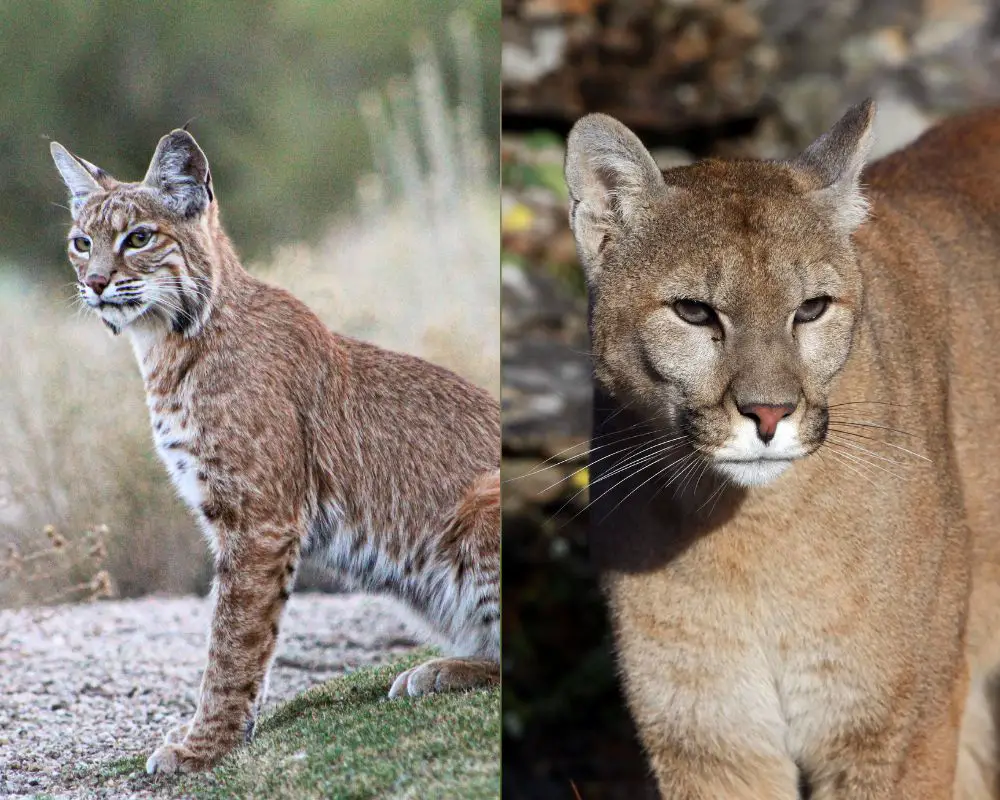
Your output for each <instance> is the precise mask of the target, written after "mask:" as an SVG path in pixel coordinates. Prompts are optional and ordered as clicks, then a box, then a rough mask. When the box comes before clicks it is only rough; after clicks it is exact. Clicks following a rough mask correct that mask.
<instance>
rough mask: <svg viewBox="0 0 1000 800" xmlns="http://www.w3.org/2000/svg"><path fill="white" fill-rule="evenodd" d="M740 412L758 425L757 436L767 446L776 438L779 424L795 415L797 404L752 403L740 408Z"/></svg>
mask: <svg viewBox="0 0 1000 800" xmlns="http://www.w3.org/2000/svg"><path fill="white" fill-rule="evenodd" d="M739 410H740V413H741V414H742V415H743V416H744V417H749V418H750V419H752V420H753V421H754V422H756V423H757V435H758V436H759V437H760V440H761V441H762V442H763V443H764V444H767V443H768V442H770V441H771V440H772V439H773V438H774V432H775V431H776V430H777V429H778V423H779V422H781V420H783V419H784V418H785V417H787V416H788V415H789V414H792V413H794V411H795V403H781V404H780V405H772V404H770V403H751V404H747V405H744V406H740V408H739Z"/></svg>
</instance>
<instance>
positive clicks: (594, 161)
mask: <svg viewBox="0 0 1000 800" xmlns="http://www.w3.org/2000/svg"><path fill="white" fill-rule="evenodd" d="M566 185H567V186H568V187H569V197H570V205H569V224H570V227H571V228H572V229H573V236H574V237H575V239H576V248H577V252H578V254H579V256H580V262H581V263H582V264H583V269H584V271H585V272H586V274H587V279H588V280H589V281H591V282H593V281H594V280H596V279H597V277H598V276H599V274H600V265H601V251H602V250H603V247H604V244H605V242H606V241H607V237H608V235H609V234H610V233H611V232H613V231H615V230H616V229H623V230H627V229H628V228H629V227H631V226H632V225H633V223H634V220H635V218H636V215H637V214H638V212H639V211H641V209H642V208H643V207H644V206H646V205H648V204H649V202H650V201H651V200H653V199H654V198H656V197H659V196H662V194H663V193H665V192H666V185H665V184H664V182H663V173H662V172H660V169H659V167H657V166H656V162H655V161H653V157H652V156H651V155H650V154H649V151H647V150H646V148H645V147H643V146H642V142H640V141H639V138H638V137H637V136H636V135H635V134H634V133H632V131H630V130H629V129H628V128H626V127H625V126H624V125H622V123H620V122H619V121H618V120H616V119H613V118H611V117H608V116H606V115H604V114H589V115H587V116H586V117H583V119H581V120H579V121H578V122H577V123H576V125H574V126H573V130H571V131H570V134H569V139H568V141H567V142H566Z"/></svg>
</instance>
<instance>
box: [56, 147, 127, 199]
mask: <svg viewBox="0 0 1000 800" xmlns="http://www.w3.org/2000/svg"><path fill="white" fill-rule="evenodd" d="M49 151H50V152H51V153H52V160H53V161H54V162H55V163H56V169H58V170H59V174H60V175H62V179H63V183H65V184H66V188H67V189H69V202H70V210H71V212H72V213H73V215H74V216H75V215H76V213H77V212H78V211H79V210H80V207H81V206H82V205H83V204H84V203H86V202H87V198H88V197H90V196H91V195H92V194H94V192H100V191H103V190H105V189H109V188H110V187H111V185H113V184H114V178H112V177H111V176H110V175H108V173H106V172H105V171H104V170H103V169H101V168H100V167H95V166H94V165H93V164H91V163H90V162H89V161H84V160H83V159H82V158H80V157H79V156H75V155H73V154H72V153H71V152H70V151H69V150H67V149H66V148H65V147H63V146H62V145H61V144H59V142H51V143H50V144H49Z"/></svg>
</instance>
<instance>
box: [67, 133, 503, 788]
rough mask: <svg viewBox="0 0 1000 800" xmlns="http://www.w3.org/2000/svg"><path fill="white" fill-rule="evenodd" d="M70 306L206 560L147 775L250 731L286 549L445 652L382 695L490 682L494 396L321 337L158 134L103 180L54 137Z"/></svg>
mask: <svg viewBox="0 0 1000 800" xmlns="http://www.w3.org/2000/svg"><path fill="white" fill-rule="evenodd" d="M52 156H53V159H54V160H55V163H56V166H57V167H58V169H59V172H60V174H61V175H62V178H63V180H64V182H65V183H66V186H67V187H68V189H69V192H70V202H71V211H72V216H73V227H72V230H71V231H70V233H69V258H70V261H71V262H72V264H73V266H74V268H75V269H76V274H77V278H78V281H79V294H80V298H81V299H82V301H83V302H84V303H85V304H86V305H87V306H89V307H90V308H92V309H93V310H94V311H96V312H97V314H98V315H99V316H100V318H101V320H102V321H103V322H104V324H105V325H106V326H107V327H108V328H109V329H110V330H111V331H112V333H115V334H118V333H121V332H125V333H126V334H127V335H128V336H129V338H130V339H131V344H132V348H133V350H134V351H135V356H136V359H137V360H138V363H139V368H140V370H141V372H142V377H143V380H144V382H145V387H146V395H147V402H148V406H149V411H150V418H151V422H152V428H153V439H154V442H155V445H156V449H157V451H158V453H159V455H160V457H161V458H162V460H163V462H164V464H165V465H166V467H167V470H168V471H169V473H170V477H171V479H172V481H173V484H174V486H175V488H176V490H177V492H178V493H179V495H180V496H181V497H182V498H183V500H184V501H185V502H186V503H187V505H188V506H189V507H190V508H191V510H192V511H193V512H194V514H195V516H196V517H197V519H198V522H199V523H200V526H201V528H202V529H203V531H204V533H205V535H206V537H207V539H208V541H209V544H210V546H211V548H212V551H213V554H214V560H215V570H216V576H215V582H214V597H215V611H214V615H213V619H212V626H211V637H210V639H211V641H210V645H209V653H208V666H207V668H206V670H205V675H204V679H203V681H202V685H201V693H200V698H199V700H198V708H197V712H196V713H195V716H194V718H193V720H192V721H191V722H190V724H188V725H183V726H181V727H180V728H177V729H175V730H174V731H172V732H171V733H169V734H167V737H166V740H165V743H164V744H163V745H162V746H161V747H160V748H159V749H157V750H156V751H155V752H154V753H153V754H152V756H151V757H150V758H149V760H148V762H147V765H146V768H147V771H148V772H150V773H154V772H161V773H171V772H175V771H181V772H188V771H194V770H201V769H206V768H208V767H209V766H211V765H212V764H213V763H214V762H216V761H217V760H218V759H219V758H220V757H221V756H223V755H224V754H225V753H227V752H228V751H229V750H231V749H232V748H233V747H235V746H236V745H237V744H239V743H240V742H242V741H243V740H244V738H246V739H249V737H250V736H251V735H252V732H253V725H254V719H255V716H256V712H257V710H258V709H259V708H260V706H261V704H262V702H263V699H264V694H265V692H266V685H267V673H268V669H269V667H270V664H271V660H272V657H273V655H274V651H275V643H276V641H277V638H278V624H279V620H280V617H281V613H282V609H283V607H284V606H285V603H286V601H287V600H288V597H289V593H290V592H291V590H292V584H293V582H294V580H295V574H296V569H297V567H298V565H299V562H300V559H301V558H304V557H309V558H312V559H316V560H318V561H320V562H322V563H323V564H325V566H327V567H329V568H330V569H331V570H336V571H338V572H340V573H342V574H344V575H346V576H347V577H348V578H349V579H351V580H353V581H354V582H355V583H356V584H357V585H358V586H359V587H360V588H362V589H365V590H369V591H372V592H383V593H388V594H390V595H392V596H395V597H396V598H398V599H400V600H402V601H404V602H405V603H407V604H408V605H409V606H410V607H411V608H412V609H414V610H415V611H416V612H417V613H418V615H419V616H420V617H422V618H423V619H424V620H425V621H426V622H428V623H429V624H430V627H431V628H432V629H434V630H435V631H436V632H437V633H439V634H440V636H441V638H442V641H443V642H444V643H445V644H446V645H447V646H448V647H449V648H450V650H451V652H452V653H453V655H452V656H450V657H447V658H437V659H433V660H430V661H427V662H426V663H424V664H422V665H420V666H417V667H415V668H413V669H410V670H407V671H406V672H404V673H402V674H401V675H399V677H398V678H396V680H395V682H394V683H393V684H392V687H391V688H390V690H389V696H390V697H393V698H395V697H402V696H407V695H409V696H418V695H423V694H427V693H430V692H435V691H442V690H452V689H467V688H472V687H477V686H482V685H487V684H496V683H498V682H499V655H500V642H499V636H500V634H499V614H500V605H499V604H500V596H499V579H500V575H499V571H500V553H499V549H500V538H499V537H500V506H499V491H500V488H499V487H500V483H499V459H500V420H499V408H498V405H497V403H496V402H495V401H494V400H493V399H492V398H490V396H489V395H488V394H487V393H486V392H485V391H483V390H481V389H479V388H477V387H475V386H473V385H471V384H470V383H468V382H466V381H464V380H463V379H461V378H459V377H458V376H457V375H454V374H453V373H451V372H449V371H447V370H445V369H443V368H441V367H437V366H434V365H432V364H429V363H427V362H425V361H422V360H420V359H418V358H414V357H412V356H407V355H403V354H400V353H394V352H390V351H386V350H382V349H379V348H378V347H375V346H373V345H371V344H367V343H364V342H360V341H356V340H354V339H350V338H347V337H344V336H338V335H336V334H333V333H330V332H329V331H328V330H327V329H326V328H325V327H324V326H323V325H322V324H321V323H320V321H319V320H318V319H317V318H316V317H315V316H314V315H313V314H312V313H311V312H310V311H309V310H308V309H307V308H306V307H305V306H304V305H303V304H302V303H300V302H299V301H298V300H296V299H295V298H294V297H292V296H291V295H289V294H288V293H286V292H284V291H282V290H281V289H277V288H275V287H272V286H269V285H267V284H265V283H263V282H261V281H259V280H257V279H256V278H254V277H252V276H251V275H249V274H248V273H247V272H245V271H244V270H243V268H242V267H241V266H240V263H239V261H238V259H237V257H236V254H235V253H234V251H233V248H232V245H231V244H230V241H229V239H228V238H227V237H226V234H225V233H224V232H223V230H222V227H221V226H220V223H219V209H218V201H217V199H216V197H215V191H214V188H213V186H212V178H211V173H210V171H209V165H208V161H207V159H206V158H205V155H204V153H203V152H202V151H201V149H200V148H199V146H198V144H197V143H196V142H195V140H194V138H193V137H192V136H191V135H190V134H189V133H187V132H186V131H184V130H175V131H173V132H171V133H170V134H168V135H166V136H164V137H163V138H162V139H161V140H160V143H159V145H158V147H157V149H156V153H155V155H154V156H153V159H152V162H151V164H150V166H149V169H148V171H147V173H146V176H145V178H144V179H143V180H142V181H141V182H140V183H124V182H119V181H117V180H115V179H114V178H112V177H111V176H110V175H108V174H107V173H106V172H104V171H103V170H101V169H99V168H98V167H95V166H94V165H93V164H90V163H88V162H87V161H84V160H83V159H81V158H77V157H76V156H74V155H72V154H70V153H69V152H68V151H67V150H66V149H65V148H63V147H62V146H61V145H59V144H57V143H53V144H52Z"/></svg>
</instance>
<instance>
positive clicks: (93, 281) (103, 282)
mask: <svg viewBox="0 0 1000 800" xmlns="http://www.w3.org/2000/svg"><path fill="white" fill-rule="evenodd" d="M83 282H84V283H85V284H87V286H89V287H90V288H91V289H93V290H94V294H96V295H97V296H98V297H100V296H101V293H102V292H103V291H104V290H105V289H107V288H108V284H109V283H110V282H111V281H110V280H109V279H108V278H106V277H104V276H103V275H88V276H87V277H86V279H85V280H84V281H83Z"/></svg>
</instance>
